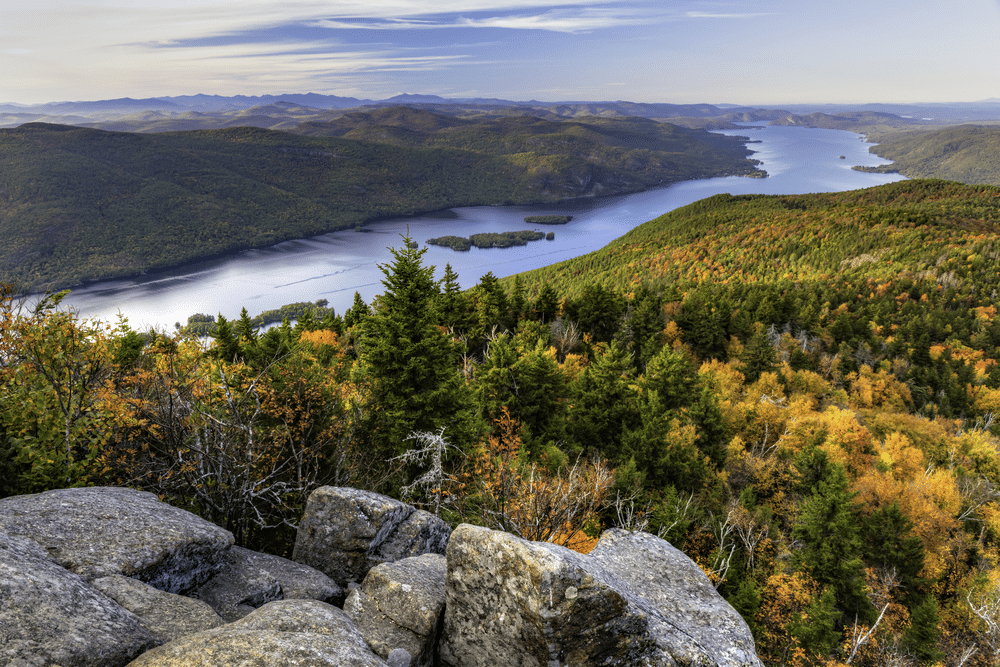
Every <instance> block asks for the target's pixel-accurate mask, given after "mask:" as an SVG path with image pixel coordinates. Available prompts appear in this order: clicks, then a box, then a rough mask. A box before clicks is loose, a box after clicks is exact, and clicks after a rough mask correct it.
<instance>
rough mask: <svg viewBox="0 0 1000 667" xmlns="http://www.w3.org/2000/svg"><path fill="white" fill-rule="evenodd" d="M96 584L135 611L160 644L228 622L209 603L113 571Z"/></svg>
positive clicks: (95, 581) (106, 593) (95, 585)
mask: <svg viewBox="0 0 1000 667" xmlns="http://www.w3.org/2000/svg"><path fill="white" fill-rule="evenodd" d="M92 585H93V587H94V588H96V589H97V590H99V591H100V592H102V593H104V594H105V595H107V596H108V597H109V598H111V599H112V600H114V601H115V602H117V603H118V604H120V605H121V606H122V607H124V608H125V609H127V610H128V611H130V612H132V613H133V614H134V615H135V616H136V617H137V618H138V619H139V622H140V623H141V624H142V625H143V626H144V627H146V629H148V630H149V631H150V632H151V633H153V635H154V636H155V637H156V639H157V644H165V643H166V642H169V641H173V640H174V639H179V638H181V637H186V636H187V635H193V634H195V633H196V632H201V631H203V630H210V629H212V628H217V627H219V626H220V625H225V624H226V621H225V619H223V618H222V617H221V616H219V615H218V614H216V613H215V612H214V611H213V610H212V608H211V607H210V606H208V604H207V603H205V602H202V601H201V600H194V599H192V598H189V597H184V596H183V595H177V594H176V593H165V592H163V591H161V590H159V589H156V588H153V587H152V586H150V585H149V584H144V583H142V582H141V581H139V580H138V579H132V578H130V577H123V576H121V575H120V574H112V575H110V576H107V577H101V578H100V579H95V580H94V581H93V582H92Z"/></svg>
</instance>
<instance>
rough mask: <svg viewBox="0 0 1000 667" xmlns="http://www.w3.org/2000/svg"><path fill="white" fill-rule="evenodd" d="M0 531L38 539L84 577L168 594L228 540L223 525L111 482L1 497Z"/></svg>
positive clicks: (192, 578)
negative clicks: (134, 582) (111, 578)
mask: <svg viewBox="0 0 1000 667" xmlns="http://www.w3.org/2000/svg"><path fill="white" fill-rule="evenodd" d="M0 530H5V531H7V532H8V533H9V534H11V535H20V536H22V537H27V538H30V539H32V540H34V541H35V542H38V543H39V544H41V545H42V546H43V547H45V549H46V550H47V551H48V553H49V554H50V555H51V556H52V558H53V560H55V561H56V562H57V563H59V564H60V565H62V566H63V567H65V568H66V569H68V570H70V571H72V572H75V573H77V574H79V575H80V576H82V577H83V578H84V579H86V580H88V581H91V580H93V579H97V578H99V577H106V576H108V575H112V574H120V575H124V576H126V577H133V578H135V579H138V580H140V581H144V582H146V583H148V584H149V585H150V586H153V587H154V588H158V589H160V590H162V591H167V592H169V593H183V592H185V591H187V590H190V589H192V588H194V587H195V586H200V585H201V584H203V583H205V582H206V581H207V580H208V579H209V578H211V577H212V576H213V575H214V574H215V573H216V572H217V571H218V569H219V563H220V561H221V560H222V556H223V555H224V554H225V552H226V551H227V550H228V549H229V548H230V546H232V544H233V535H232V533H230V532H229V531H227V530H224V529H222V528H219V527H218V526H216V525H215V524H213V523H210V522H208V521H205V520H204V519H202V518H200V517H197V516H195V515H194V514H191V513H190V512H186V511H184V510H182V509H178V508H176V507H171V506H170V505H167V504H166V503H162V502H160V501H159V500H158V499H157V498H156V496H155V495H153V494H152V493H146V492H144V491H134V490H132V489H125V488H117V487H93V488H86V489H60V490H56V491H46V492H45V493H39V494H35V495H27V496H13V497H10V498H4V499H2V500H0Z"/></svg>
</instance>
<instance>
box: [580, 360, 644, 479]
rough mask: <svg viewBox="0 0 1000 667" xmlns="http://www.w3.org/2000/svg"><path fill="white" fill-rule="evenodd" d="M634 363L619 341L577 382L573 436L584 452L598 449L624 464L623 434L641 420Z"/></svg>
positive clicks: (587, 369)
mask: <svg viewBox="0 0 1000 667" xmlns="http://www.w3.org/2000/svg"><path fill="white" fill-rule="evenodd" d="M632 368H633V365H632V359H631V358H630V357H629V355H628V353H627V352H626V351H625V350H624V349H622V347H621V346H620V345H619V344H618V342H617V341H612V342H611V344H610V345H608V346H607V349H606V350H604V352H603V353H601V354H598V355H597V356H596V358H595V359H594V360H593V361H592V362H591V363H590V365H589V366H587V368H586V370H584V372H583V373H581V374H580V376H579V377H578V378H577V380H576V381H575V382H574V386H573V388H572V390H571V391H572V394H573V400H572V404H573V406H572V409H571V410H570V415H569V419H570V422H569V424H568V426H569V433H570V437H571V438H572V440H573V441H574V442H575V443H576V444H577V445H578V446H579V447H580V448H581V449H580V451H587V450H589V449H594V450H596V451H599V452H601V453H603V455H604V456H605V457H607V458H609V459H611V460H612V461H613V462H619V461H621V462H624V460H625V459H622V458H621V454H622V444H621V443H622V431H623V428H625V427H630V428H635V425H636V422H637V421H638V419H639V413H638V409H639V408H638V404H637V395H636V391H635V389H633V388H632V387H631V386H630V384H631V383H632V381H633V374H632Z"/></svg>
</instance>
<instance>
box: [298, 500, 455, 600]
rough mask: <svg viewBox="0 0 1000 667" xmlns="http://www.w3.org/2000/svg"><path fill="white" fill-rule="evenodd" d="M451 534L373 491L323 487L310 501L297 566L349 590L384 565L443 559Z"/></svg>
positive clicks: (433, 520)
mask: <svg viewBox="0 0 1000 667" xmlns="http://www.w3.org/2000/svg"><path fill="white" fill-rule="evenodd" d="M450 534H451V529H450V528H449V527H448V525H447V524H446V523H444V522H443V521H441V519H439V518H438V517H436V516H434V515H433V514H430V513H428V512H424V511H423V510H417V509H414V508H413V507H412V506H411V505H407V504H406V503H402V502H400V501H398V500H393V499H392V498H388V497H386V496H382V495H379V494H377V493H372V492H370V491H361V490H359V489H351V488H344V487H332V486H324V487H321V488H319V489H317V490H315V491H313V493H312V495H310V496H309V501H308V503H307V504H306V511H305V514H304V516H303V517H302V521H301V523H300V524H299V530H298V533H296V537H295V549H294V551H293V552H292V560H294V561H296V562H299V563H303V564H305V565H309V566H311V567H314V568H316V569H317V570H319V571H320V572H323V573H324V574H326V575H327V576H329V577H330V578H331V579H333V580H334V581H335V582H336V583H337V584H338V585H339V586H342V587H344V588H347V587H348V584H350V583H360V582H361V581H362V580H364V578H365V575H366V574H368V571H369V570H370V569H372V568H373V567H374V566H376V565H378V564H379V563H391V562H394V561H398V560H402V559H403V558H408V557H410V556H419V555H421V554H425V553H437V554H444V550H445V546H446V545H447V543H448V536H449V535H450Z"/></svg>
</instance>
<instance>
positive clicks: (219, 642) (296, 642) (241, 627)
mask: <svg viewBox="0 0 1000 667" xmlns="http://www.w3.org/2000/svg"><path fill="white" fill-rule="evenodd" d="M274 665H301V666H303V667H386V663H385V662H384V661H383V660H382V659H381V658H379V657H378V656H376V655H375V654H374V653H372V652H371V650H370V649H369V648H368V646H367V645H366V644H365V640H364V639H363V638H362V637H361V635H360V634H359V633H358V631H357V630H356V629H355V628H354V626H353V625H351V622H350V621H349V620H348V619H347V617H346V616H345V615H344V612H342V611H341V610H339V609H337V608H336V607H334V606H331V605H328V604H326V603H324V602H319V601H316V600H279V601H276V602H270V603H268V604H266V605H264V606H263V607H261V608H260V609H257V610H256V611H254V612H253V613H251V614H249V615H247V616H245V617H244V618H242V619H240V620H239V621H236V622H235V623H230V624H229V625H225V626H223V627H221V628H216V629H214V630H206V631H205V632H201V633H198V634H196V635H189V636H187V637H184V638H182V639H178V640H176V641H172V642H170V643H169V644H164V645H163V646H159V647H157V648H154V649H153V650H151V651H148V652H147V653H145V654H143V655H142V656H140V657H139V658H138V659H137V660H135V661H133V662H132V663H130V665H129V667H272V666H274Z"/></svg>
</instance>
